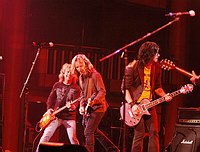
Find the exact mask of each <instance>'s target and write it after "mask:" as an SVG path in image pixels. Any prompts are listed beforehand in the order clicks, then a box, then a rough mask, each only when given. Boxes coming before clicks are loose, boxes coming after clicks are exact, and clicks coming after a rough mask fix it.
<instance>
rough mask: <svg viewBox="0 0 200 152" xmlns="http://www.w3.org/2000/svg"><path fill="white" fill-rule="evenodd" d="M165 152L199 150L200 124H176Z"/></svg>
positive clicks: (197, 151) (193, 151)
mask: <svg viewBox="0 0 200 152" xmlns="http://www.w3.org/2000/svg"><path fill="white" fill-rule="evenodd" d="M166 152H200V124H199V125H182V124H176V126H175V131H174V135H173V137H172V141H171V143H170V144H169V145H168V147H167V148H166Z"/></svg>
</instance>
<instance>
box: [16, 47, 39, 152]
mask: <svg viewBox="0 0 200 152" xmlns="http://www.w3.org/2000/svg"><path fill="white" fill-rule="evenodd" d="M41 48H42V46H39V48H38V49H37V53H36V56H35V59H34V61H33V62H32V66H31V69H30V71H29V73H28V76H27V78H26V81H25V83H24V86H23V88H22V90H21V93H20V99H22V96H23V94H24V103H23V105H24V110H23V121H24V123H23V145H22V146H23V147H22V148H23V149H22V151H23V152H25V145H26V120H27V94H28V88H27V83H28V80H29V78H30V76H31V73H32V71H33V68H34V66H35V63H36V61H37V58H38V56H39V54H40V50H41Z"/></svg>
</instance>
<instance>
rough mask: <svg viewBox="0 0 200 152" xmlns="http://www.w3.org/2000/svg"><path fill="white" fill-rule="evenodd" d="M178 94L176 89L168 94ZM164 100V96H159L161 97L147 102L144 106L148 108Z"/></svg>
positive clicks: (179, 92) (178, 91) (173, 95)
mask: <svg viewBox="0 0 200 152" xmlns="http://www.w3.org/2000/svg"><path fill="white" fill-rule="evenodd" d="M179 94H181V91H180V90H177V91H174V92H172V93H170V95H171V96H172V97H175V96H177V95H179ZM164 101H165V97H161V98H158V99H156V100H154V101H151V102H149V103H148V104H146V105H145V106H146V108H147V109H149V108H152V107H154V106H156V105H158V104H160V103H162V102H164Z"/></svg>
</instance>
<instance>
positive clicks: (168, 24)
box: [99, 17, 179, 152]
mask: <svg viewBox="0 0 200 152" xmlns="http://www.w3.org/2000/svg"><path fill="white" fill-rule="evenodd" d="M176 21H179V17H175V18H174V19H173V20H172V21H170V22H168V23H167V24H165V25H163V26H161V27H160V28H158V29H156V30H154V31H152V32H151V33H147V34H146V35H144V36H143V37H141V38H139V39H137V40H135V41H133V42H131V43H129V44H127V45H125V46H123V47H121V48H119V49H118V50H116V51H114V52H113V53H111V54H109V55H107V56H105V57H103V58H101V59H100V60H99V61H100V62H102V61H104V60H106V59H108V58H110V57H112V56H114V55H115V54H117V53H119V52H121V51H122V50H125V51H124V53H125V55H124V59H125V65H124V66H125V67H124V70H125V68H126V65H127V58H128V57H127V50H126V49H127V48H128V47H130V46H132V45H134V44H136V43H138V42H140V41H142V40H144V39H146V38H147V37H150V36H151V35H153V34H155V33H157V32H158V31H160V30H162V29H164V28H166V27H168V26H170V25H171V24H173V23H174V22H176ZM125 80H126V77H125V75H124V102H123V109H124V112H123V118H124V119H123V124H124V125H123V127H124V128H123V152H126V124H125V118H126V116H125V110H126V109H125V101H126V99H125V97H126V89H125Z"/></svg>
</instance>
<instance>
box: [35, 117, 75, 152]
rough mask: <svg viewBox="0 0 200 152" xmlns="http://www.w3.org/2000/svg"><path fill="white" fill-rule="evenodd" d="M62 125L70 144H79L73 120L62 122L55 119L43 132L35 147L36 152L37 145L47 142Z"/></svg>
mask: <svg viewBox="0 0 200 152" xmlns="http://www.w3.org/2000/svg"><path fill="white" fill-rule="evenodd" d="M61 124H63V125H64V127H65V128H66V131H67V134H68V137H69V140H70V143H71V144H79V141H78V139H77V137H76V121H75V120H62V119H58V118H56V119H55V120H53V121H52V122H51V123H50V124H49V125H48V127H47V128H46V129H45V130H44V133H43V135H42V137H41V138H40V141H39V144H38V146H37V149H36V152H38V150H39V145H40V143H41V142H48V141H49V140H50V139H51V137H52V136H53V134H54V132H55V131H56V129H57V128H58V127H59V126H60V125H61Z"/></svg>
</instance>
